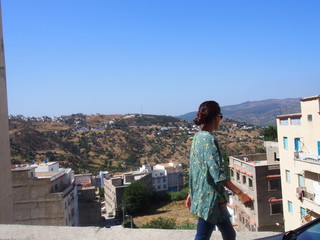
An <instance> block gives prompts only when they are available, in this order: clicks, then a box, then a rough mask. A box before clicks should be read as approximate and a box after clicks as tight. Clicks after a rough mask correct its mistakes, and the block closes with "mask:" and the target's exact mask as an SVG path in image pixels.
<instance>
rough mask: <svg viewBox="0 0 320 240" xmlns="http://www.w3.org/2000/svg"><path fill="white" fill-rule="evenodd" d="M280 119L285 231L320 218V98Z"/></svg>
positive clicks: (302, 102)
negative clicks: (299, 111)
mask: <svg viewBox="0 0 320 240" xmlns="http://www.w3.org/2000/svg"><path fill="white" fill-rule="evenodd" d="M300 105H301V113H297V114H288V115H280V116H277V128H278V139H279V154H280V158H281V177H282V179H283V180H282V189H283V193H282V196H283V206H284V209H283V210H284V211H283V212H284V219H285V230H286V231H287V230H290V229H294V228H296V227H298V226H300V225H301V224H303V223H305V222H307V221H310V220H312V219H314V218H317V217H320V95H318V96H312V97H306V98H302V99H300Z"/></svg>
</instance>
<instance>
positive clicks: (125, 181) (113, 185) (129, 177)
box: [103, 171, 152, 217]
mask: <svg viewBox="0 0 320 240" xmlns="http://www.w3.org/2000/svg"><path fill="white" fill-rule="evenodd" d="M103 181H104V196H105V206H106V213H107V216H109V217H111V216H115V215H116V210H117V207H118V206H121V204H122V196H123V193H124V191H125V188H126V187H128V186H129V185H130V184H131V183H132V182H135V181H141V182H142V183H144V184H145V185H146V186H147V187H148V188H149V190H150V191H151V190H152V174H151V173H150V172H148V171H133V172H128V173H124V174H122V175H118V176H113V177H111V178H108V179H106V178H103Z"/></svg>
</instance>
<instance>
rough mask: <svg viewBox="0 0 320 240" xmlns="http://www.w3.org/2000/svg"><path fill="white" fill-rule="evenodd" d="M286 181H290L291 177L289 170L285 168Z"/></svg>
mask: <svg viewBox="0 0 320 240" xmlns="http://www.w3.org/2000/svg"><path fill="white" fill-rule="evenodd" d="M286 181H287V182H288V183H289V182H291V177H290V171H289V170H286Z"/></svg>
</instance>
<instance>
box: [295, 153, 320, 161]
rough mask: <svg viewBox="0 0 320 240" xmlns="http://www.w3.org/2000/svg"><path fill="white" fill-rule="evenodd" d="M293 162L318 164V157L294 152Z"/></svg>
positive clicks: (319, 157)
mask: <svg viewBox="0 0 320 240" xmlns="http://www.w3.org/2000/svg"><path fill="white" fill-rule="evenodd" d="M294 160H298V161H304V162H309V163H316V164H320V156H318V155H316V154H310V153H303V152H294Z"/></svg>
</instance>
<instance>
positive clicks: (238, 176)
mask: <svg viewBox="0 0 320 240" xmlns="http://www.w3.org/2000/svg"><path fill="white" fill-rule="evenodd" d="M237 180H238V181H240V173H238V172H237Z"/></svg>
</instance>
